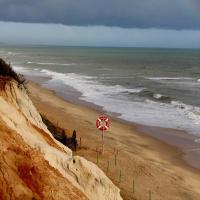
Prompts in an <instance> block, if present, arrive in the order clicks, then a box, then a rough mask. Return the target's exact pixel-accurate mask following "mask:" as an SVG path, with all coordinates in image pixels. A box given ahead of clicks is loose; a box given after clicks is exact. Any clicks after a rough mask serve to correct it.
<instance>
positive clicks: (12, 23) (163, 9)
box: [0, 0, 200, 48]
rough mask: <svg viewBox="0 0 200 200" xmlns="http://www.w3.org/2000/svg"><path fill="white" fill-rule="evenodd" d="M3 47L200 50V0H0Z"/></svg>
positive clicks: (0, 41)
mask: <svg viewBox="0 0 200 200" xmlns="http://www.w3.org/2000/svg"><path fill="white" fill-rule="evenodd" d="M0 8H2V9H1V12H0V43H5V44H7V43H9V44H49V45H51V44H52V45H70V46H73V45H76V46H128V47H132V46H133V47H169V48H170V47H173V48H174V47H175V48H176V47H178V48H179V47H180V48H193V47H194V48H200V0H34V1H33V0H17V1H16V0H0Z"/></svg>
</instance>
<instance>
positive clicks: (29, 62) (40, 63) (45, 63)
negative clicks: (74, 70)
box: [27, 61, 75, 66]
mask: <svg viewBox="0 0 200 200" xmlns="http://www.w3.org/2000/svg"><path fill="white" fill-rule="evenodd" d="M27 64H36V65H60V66H69V65H75V63H51V62H49V63H48V62H31V61H27Z"/></svg>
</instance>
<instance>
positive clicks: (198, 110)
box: [171, 101, 200, 124]
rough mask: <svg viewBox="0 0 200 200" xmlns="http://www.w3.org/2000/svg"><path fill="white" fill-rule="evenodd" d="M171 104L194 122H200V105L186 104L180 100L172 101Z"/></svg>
mask: <svg viewBox="0 0 200 200" xmlns="http://www.w3.org/2000/svg"><path fill="white" fill-rule="evenodd" d="M171 104H172V105H174V106H175V107H176V108H177V109H178V110H179V111H180V112H183V113H184V114H185V115H186V116H188V118H190V119H192V120H193V122H194V123H196V124H200V107H197V106H193V105H189V104H184V103H182V102H180V101H172V102H171Z"/></svg>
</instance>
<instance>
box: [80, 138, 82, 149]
mask: <svg viewBox="0 0 200 200" xmlns="http://www.w3.org/2000/svg"><path fill="white" fill-rule="evenodd" d="M81 142H82V141H81V137H80V147H81Z"/></svg>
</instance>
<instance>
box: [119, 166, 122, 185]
mask: <svg viewBox="0 0 200 200" xmlns="http://www.w3.org/2000/svg"><path fill="white" fill-rule="evenodd" d="M121 179H122V171H121V169H120V171H119V183H121Z"/></svg>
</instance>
